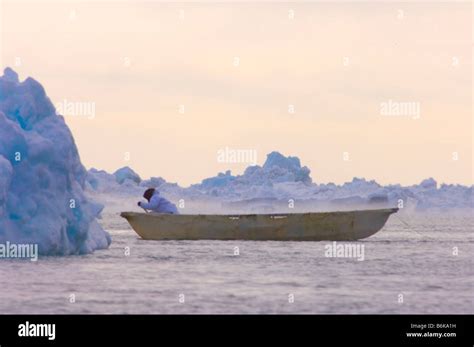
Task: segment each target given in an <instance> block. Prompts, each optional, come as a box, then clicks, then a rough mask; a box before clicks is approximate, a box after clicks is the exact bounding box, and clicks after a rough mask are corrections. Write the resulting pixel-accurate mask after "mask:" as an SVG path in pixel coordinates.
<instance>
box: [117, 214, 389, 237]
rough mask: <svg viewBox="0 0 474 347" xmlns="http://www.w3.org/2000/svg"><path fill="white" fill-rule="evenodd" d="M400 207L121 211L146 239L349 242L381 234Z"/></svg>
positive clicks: (136, 230)
mask: <svg viewBox="0 0 474 347" xmlns="http://www.w3.org/2000/svg"><path fill="white" fill-rule="evenodd" d="M397 211H398V208H389V209H379V210H361V211H341V212H317V213H290V214H250V215H185V214H184V215H183V214H182V215H172V214H157V213H137V212H122V213H121V214H120V215H121V216H122V217H123V218H125V219H127V221H128V222H129V223H130V225H131V226H132V228H133V229H134V230H135V232H136V233H137V234H138V235H139V236H140V237H141V238H142V239H145V240H262V241H263V240H274V241H323V240H328V241H349V240H358V239H363V238H366V237H369V236H371V235H373V234H375V233H376V232H377V231H379V230H380V229H381V228H382V227H383V226H384V224H385V222H386V221H387V219H388V217H389V216H390V215H391V214H392V213H395V212H397Z"/></svg>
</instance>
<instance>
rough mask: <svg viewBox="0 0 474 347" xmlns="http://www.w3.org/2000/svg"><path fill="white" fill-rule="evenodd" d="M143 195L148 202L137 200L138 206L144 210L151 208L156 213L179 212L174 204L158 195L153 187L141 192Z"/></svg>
mask: <svg viewBox="0 0 474 347" xmlns="http://www.w3.org/2000/svg"><path fill="white" fill-rule="evenodd" d="M143 197H144V198H145V199H147V200H148V202H141V201H139V202H138V206H140V207H141V208H143V209H145V210H151V211H153V212H158V213H170V214H179V212H178V209H177V208H176V205H175V204H173V203H172V202H170V201H168V200H166V199H165V198H163V197H162V196H161V195H160V192H158V191H157V190H156V189H155V188H149V189H147V190H145V193H143Z"/></svg>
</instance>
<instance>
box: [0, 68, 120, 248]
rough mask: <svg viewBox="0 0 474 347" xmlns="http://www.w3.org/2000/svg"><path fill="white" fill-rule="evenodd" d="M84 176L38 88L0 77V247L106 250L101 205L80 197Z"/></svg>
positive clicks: (28, 82) (58, 120) (69, 136)
mask: <svg viewBox="0 0 474 347" xmlns="http://www.w3.org/2000/svg"><path fill="white" fill-rule="evenodd" d="M86 175H87V172H86V170H85V169H84V167H83V166H82V164H81V161H80V158H79V154H78V152H77V148H76V145H75V143H74V139H73V137H72V134H71V132H70V131H69V128H68V127H67V125H66V124H65V122H64V118H63V117H62V116H60V115H56V111H55V109H54V106H53V104H52V103H51V101H50V100H49V98H48V97H47V96H46V94H45V91H44V89H43V87H42V86H41V84H39V83H38V82H37V81H35V80H34V79H32V78H27V79H26V80H25V81H24V82H19V80H18V75H17V74H16V73H15V72H14V71H13V70H11V69H9V68H7V69H5V71H4V75H3V76H2V77H0V243H6V242H7V241H9V242H10V243H34V244H38V248H39V252H40V254H43V255H70V254H85V253H90V252H92V251H94V250H96V249H103V248H107V247H108V246H109V244H110V242H111V240H110V236H109V234H108V233H107V232H105V231H104V230H103V229H102V228H101V227H100V226H99V224H98V223H97V220H96V218H98V217H99V215H100V212H101V210H102V206H101V205H99V204H96V203H93V202H91V201H89V200H88V199H87V198H86V197H85V195H84V186H85V179H86Z"/></svg>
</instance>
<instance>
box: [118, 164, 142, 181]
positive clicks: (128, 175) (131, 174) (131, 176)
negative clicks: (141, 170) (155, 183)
mask: <svg viewBox="0 0 474 347" xmlns="http://www.w3.org/2000/svg"><path fill="white" fill-rule="evenodd" d="M114 176H115V179H116V180H117V182H118V183H119V184H123V183H124V182H125V181H126V180H130V181H132V182H135V183H136V184H140V182H141V181H142V179H141V178H140V176H138V174H137V173H136V172H135V171H133V170H132V169H131V168H129V167H128V166H125V167H122V168H120V169H118V170H117V171H115V172H114Z"/></svg>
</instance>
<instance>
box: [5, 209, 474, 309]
mask: <svg viewBox="0 0 474 347" xmlns="http://www.w3.org/2000/svg"><path fill="white" fill-rule="evenodd" d="M473 220H474V217H473V216H472V215H470V214H468V213H454V212H452V213H446V212H444V213H443V212H440V213H431V214H426V213H425V214H409V213H406V214H400V213H399V214H397V215H392V216H391V217H390V219H389V221H388V223H387V224H386V226H385V227H384V228H383V229H382V230H381V231H379V233H377V234H376V235H374V236H372V237H370V238H368V239H365V240H362V241H360V242H356V244H357V245H361V246H362V245H363V246H364V247H363V249H364V260H362V261H361V260H358V259H360V257H359V258H357V257H355V258H351V257H345V258H342V257H328V256H327V255H328V254H327V247H326V246H330V245H331V242H275V241H143V240H141V239H140V238H139V237H138V236H137V235H136V234H135V233H134V231H133V230H131V229H130V228H129V227H128V225H127V224H126V223H125V222H124V221H122V220H121V219H120V218H119V217H118V216H117V215H108V216H105V219H104V220H103V221H102V224H103V225H104V227H105V228H106V229H107V230H109V232H110V234H111V236H112V240H113V241H112V245H111V246H110V248H109V249H107V250H102V251H96V252H95V253H93V254H90V255H84V256H71V257H40V258H39V260H38V261H37V262H31V261H29V260H2V261H0V279H1V283H2V284H1V286H0V313H66V314H69V313H81V314H87V313H144V314H153V313H165V314H172V313H194V314H203V313H269V314H274V313H305V314H309V313H329V314H335V313H351V314H352V313H353V314H355V313H382V314H384V313H410V314H411V313H413V314H414V313H435V314H436V313H473V312H474V301H473V293H474V291H473V289H474V288H473V278H474V276H473V274H474V271H473V254H474V252H473V251H474V237H473ZM341 244H344V243H341Z"/></svg>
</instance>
